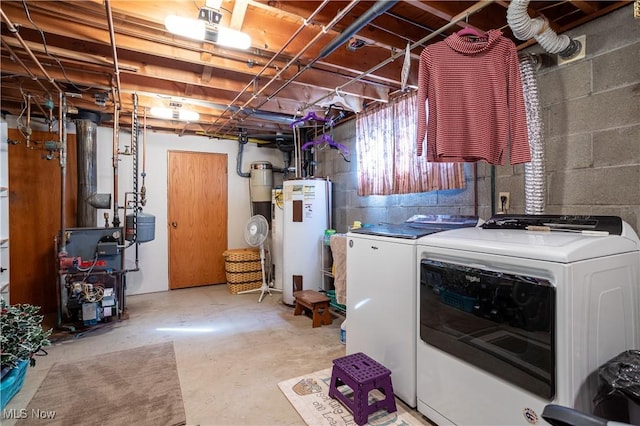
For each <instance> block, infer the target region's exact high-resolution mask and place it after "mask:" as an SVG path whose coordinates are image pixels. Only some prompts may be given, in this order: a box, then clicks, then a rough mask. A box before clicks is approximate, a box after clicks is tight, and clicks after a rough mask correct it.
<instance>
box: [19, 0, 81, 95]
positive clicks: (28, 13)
mask: <svg viewBox="0 0 640 426" xmlns="http://www.w3.org/2000/svg"><path fill="white" fill-rule="evenodd" d="M22 7H23V8H24V14H25V16H26V17H27V19H28V20H29V22H30V23H31V25H33V27H34V28H35V30H36V31H37V32H38V33H40V37H41V38H42V46H43V47H44V53H45V54H46V55H47V56H48V57H49V58H51V59H53V60H54V61H56V63H57V64H58V67H60V71H62V75H63V76H64V78H65V80H66V81H67V83H69V84H70V85H71V86H73V88H74V89H76V90H77V91H79V92H86V91H89V90H91V89H93V87H87V88H85V89H81V88H80V87H78V86H76V85H75V84H74V83H73V81H71V79H70V78H69V76H68V75H67V71H66V70H65V69H64V67H63V66H62V62H60V60H59V59H58V58H57V57H56V56H55V55H52V54H51V53H49V49H48V46H47V39H46V37H45V35H44V31H42V29H41V28H40V27H39V26H38V25H37V24H36V23H35V22H33V19H31V13H30V12H29V7H28V6H27V2H26V0H22Z"/></svg>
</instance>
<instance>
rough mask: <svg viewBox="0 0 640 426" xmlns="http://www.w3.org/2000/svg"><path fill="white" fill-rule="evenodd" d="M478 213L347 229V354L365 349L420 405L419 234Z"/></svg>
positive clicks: (398, 391)
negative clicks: (418, 339)
mask: <svg viewBox="0 0 640 426" xmlns="http://www.w3.org/2000/svg"><path fill="white" fill-rule="evenodd" d="M477 222H478V220H477V218H470V217H461V216H444V215H440V216H422V215H419V216H414V217H412V218H410V219H409V220H408V221H407V222H405V223H403V224H400V225H376V226H373V227H366V228H361V229H358V230H353V231H351V232H349V233H348V234H347V324H346V326H347V342H346V345H347V348H346V349H347V354H353V353H357V352H363V353H365V354H367V355H368V356H370V357H371V358H373V359H374V360H376V361H378V362H379V363H381V364H382V365H384V366H385V367H387V368H388V369H390V370H391V381H392V384H393V391H394V394H395V395H396V396H397V397H398V398H400V399H402V400H403V401H404V402H405V403H406V404H407V405H409V406H410V407H415V406H416V297H417V296H416V294H417V290H416V289H417V279H416V268H415V256H416V241H417V238H418V237H421V236H425V235H428V234H432V233H435V232H440V231H442V230H444V229H451V228H453V227H460V226H475V225H476V224H477Z"/></svg>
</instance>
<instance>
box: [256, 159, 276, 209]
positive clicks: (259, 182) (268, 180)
mask: <svg viewBox="0 0 640 426" xmlns="http://www.w3.org/2000/svg"><path fill="white" fill-rule="evenodd" d="M272 188H273V166H272V165H271V163H270V162H268V161H256V162H254V163H251V201H252V202H254V203H260V202H265V201H266V202H268V203H269V204H271V189H272Z"/></svg>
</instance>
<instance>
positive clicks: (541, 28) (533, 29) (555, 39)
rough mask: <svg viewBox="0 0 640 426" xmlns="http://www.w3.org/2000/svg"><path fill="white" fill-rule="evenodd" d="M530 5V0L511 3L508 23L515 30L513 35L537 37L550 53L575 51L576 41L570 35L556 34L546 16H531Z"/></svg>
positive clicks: (508, 10) (520, 38) (519, 37)
mask: <svg viewBox="0 0 640 426" xmlns="http://www.w3.org/2000/svg"><path fill="white" fill-rule="evenodd" d="M528 5H529V0H513V1H511V3H509V7H508V8H507V24H509V27H510V28H511V31H513V35H514V36H515V37H516V38H517V39H518V40H529V39H532V38H535V39H536V41H537V42H538V44H540V46H542V48H543V49H544V50H545V51H547V52H549V53H554V54H555V53H557V54H559V55H560V56H566V55H563V53H564V52H565V51H569V53H568V55H572V54H573V53H575V43H576V42H574V41H573V40H571V38H570V37H569V36H566V35H560V36H559V35H558V34H556V32H555V31H554V30H553V29H551V27H550V26H549V21H547V20H546V19H545V18H541V17H536V18H531V17H530V16H529V12H528V11H527V7H528ZM572 46H573V47H572ZM578 50H579V49H578Z"/></svg>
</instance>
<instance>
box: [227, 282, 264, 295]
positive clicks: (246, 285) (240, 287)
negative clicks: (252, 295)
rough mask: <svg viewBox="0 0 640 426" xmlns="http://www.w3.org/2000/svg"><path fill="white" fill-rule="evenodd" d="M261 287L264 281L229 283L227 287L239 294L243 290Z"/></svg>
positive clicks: (230, 291) (231, 291)
mask: <svg viewBox="0 0 640 426" xmlns="http://www.w3.org/2000/svg"><path fill="white" fill-rule="evenodd" d="M260 287H262V281H256V282H253V283H242V284H230V283H227V289H228V290H229V293H231V294H238V293H240V292H242V291H247V290H257V289H259V288H260Z"/></svg>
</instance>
